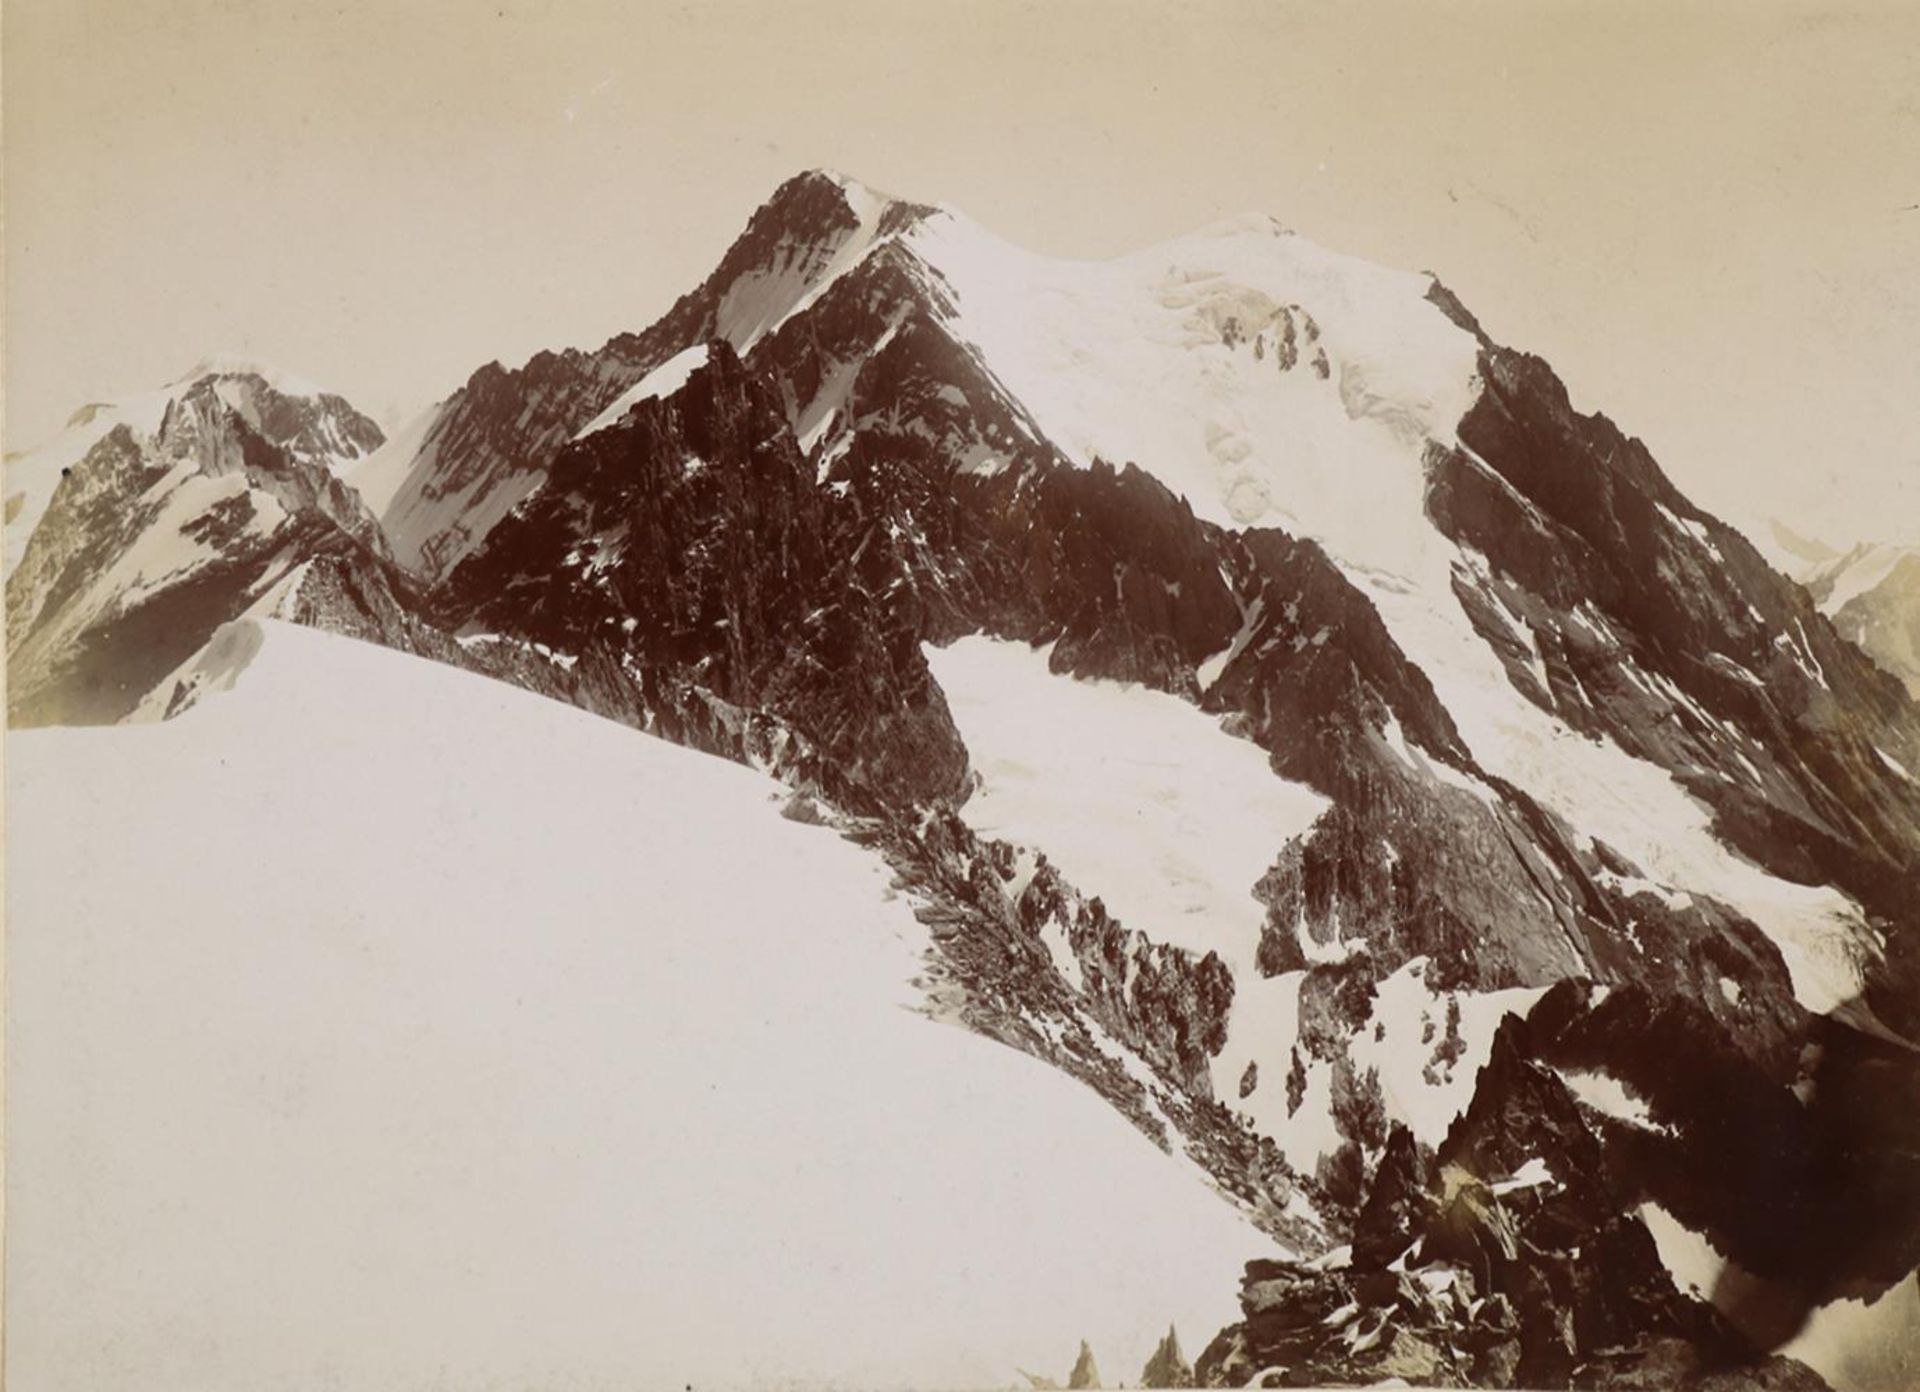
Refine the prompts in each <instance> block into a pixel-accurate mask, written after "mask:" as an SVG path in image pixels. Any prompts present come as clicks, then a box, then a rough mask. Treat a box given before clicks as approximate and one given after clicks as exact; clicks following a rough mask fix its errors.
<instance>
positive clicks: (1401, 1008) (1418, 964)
mask: <svg viewBox="0 0 1920 1392" xmlns="http://www.w3.org/2000/svg"><path fill="white" fill-rule="evenodd" d="M1050 651H1051V650H1050V649H1048V648H1031V647H1028V646H1027V645H1026V644H1024V643H1010V642H1005V641H1002V640H999V639H994V638H984V637H970V638H962V639H960V640H959V641H958V642H955V643H953V644H952V645H951V646H949V647H945V648H936V647H931V646H930V647H928V648H927V649H926V654H927V661H928V662H929V663H930V664H931V665H932V667H933V673H934V676H935V677H936V678H938V680H939V682H940V685H941V687H942V688H943V689H944V690H945V691H946V693H947V703H948V706H949V708H950V709H951V710H952V712H953V719H954V723H955V724H956V725H957V726H958V727H959V729H960V734H961V738H963V739H964V740H965V741H966V744H967V749H968V751H969V752H970V753H971V755H972V756H973V763H974V768H975V770H976V771H977V772H978V773H979V775H980V785H979V787H978V788H977V789H976V790H975V791H974V794H973V796H972V797H971V798H969V799H968V800H967V803H966V805H965V806H964V807H963V808H962V809H961V815H962V816H963V817H965V818H966V821H967V824H968V825H969V826H971V827H972V828H973V829H974V830H975V831H977V832H980V833H981V834H982V835H986V836H993V837H997V838H999V839H1001V840H1004V841H1011V842H1015V843H1017V844H1020V845H1023V846H1029V847H1033V848H1035V849H1037V850H1039V851H1043V852H1045V854H1046V856H1047V858H1048V859H1049V860H1050V861H1052V862H1053V864H1054V865H1055V866H1056V867H1058V868H1059V870H1060V872H1061V873H1062V874H1063V875H1065V876H1066V877H1067V879H1068V881H1069V882H1070V883H1072V884H1073V886H1074V887H1075V888H1076V889H1078V890H1079V891H1080V892H1081V893H1083V894H1086V895H1088V896H1093V895H1098V896H1099V897H1100V898H1101V899H1102V900H1103V901H1104V902H1105V904H1106V906H1107V908H1108V909H1109V910H1110V911H1111V912H1112V913H1113V914H1114V915H1115V916H1116V917H1118V918H1119V919H1120V921H1121V922H1122V923H1123V924H1125V925H1126V926H1127V927H1129V928H1134V929H1138V930H1139V931H1141V932H1143V933H1145V934H1146V935H1147V936H1148V937H1150V938H1152V939H1153V940H1155V941H1156V942H1162V943H1167V944H1170V945H1172V946H1175V947H1180V948H1185V949H1186V950H1188V951H1190V952H1194V953H1200V954H1204V953H1206V952H1210V951H1211V952H1217V953H1219V954H1220V958H1221V960H1222V961H1223V962H1225V963H1226V964H1227V966H1228V968H1229V969H1231V971H1232V972H1233V978H1234V1004H1233V1007H1232V1013H1231V1014H1230V1015H1229V1016H1228V1029H1227V1043H1226V1047H1225V1048H1223V1049H1222V1050H1221V1051H1220V1053H1219V1054H1218V1055H1217V1056H1216V1057H1215V1058H1214V1060H1213V1064H1212V1068H1211V1074H1212V1081H1213V1090H1214V1096H1216V1097H1218V1098H1221V1099H1223V1100H1226V1101H1227V1103H1228V1105H1229V1106H1233V1107H1235V1108H1236V1109H1237V1110H1239V1111H1240V1112H1242V1113H1244V1114H1245V1115H1246V1116H1247V1117H1248V1118H1249V1119H1251V1120H1252V1122H1253V1124H1254V1125H1255V1127H1256V1128H1258V1130H1259V1131H1260V1132H1261V1134H1263V1135H1267V1136H1271V1137H1273V1139H1274V1140H1275V1141H1276V1142H1277V1143H1278V1144H1279V1146H1280V1149H1281V1151H1282V1152H1283V1153H1284V1154H1285V1155H1286V1156H1287V1158H1288V1160H1289V1161H1290V1162H1291V1163H1292V1164H1293V1165H1294V1166H1295V1167H1296V1168H1299V1169H1302V1170H1304V1171H1306V1172H1307V1173H1309V1174H1311V1173H1312V1172H1313V1169H1314V1166H1315V1165H1316V1164H1317V1163H1318V1162H1319V1160H1320V1158H1321V1157H1322V1156H1324V1155H1330V1154H1332V1153H1333V1152H1334V1151H1335V1150H1337V1149H1338V1148H1339V1145H1340V1133H1339V1130H1338V1128H1337V1127H1336V1125H1335V1123H1334V1118H1333V1111H1332V1107H1333V1066H1332V1065H1331V1064H1329V1063H1327V1062H1326V1061H1325V1060H1322V1059H1317V1058H1315V1059H1308V1060H1304V1061H1305V1067H1306V1088H1305V1091H1304V1092H1303V1093H1302V1095H1301V1100H1300V1106H1299V1107H1298V1109H1297V1110H1296V1111H1294V1112H1293V1113H1292V1114H1291V1115H1289V1113H1288V1110H1287V1091H1286V1082H1285V1080H1286V1076H1287V1069H1288V1066H1289V1063H1290V1061H1291V1058H1292V1051H1293V1047H1294V1044H1295V1041H1296V1040H1297V1039H1298V1037H1299V1022H1300V984H1301V981H1302V979H1303V978H1304V977H1305V975H1306V973H1305V972H1299V971H1294V972H1285V973H1282V974H1281V975H1279V976H1274V977H1263V976H1261V975H1260V973H1259V970H1258V968H1257V967H1256V965H1255V962H1256V958H1257V955H1258V951H1259V946H1260V932H1261V926H1262V924H1263V923H1264V921H1265V918H1266V909H1265V907H1264V906H1263V905H1262V904H1261V903H1260V902H1259V901H1258V900H1256V899H1255V898H1254V897H1253V886H1254V884H1255V882H1257V881H1258V880H1259V879H1260V877H1261V876H1262V875H1263V874H1264V873H1265V872H1266V870H1267V868H1268V867H1269V866H1270V865H1272V864H1273V862H1274V860H1275V859H1276V858H1277V857H1278V855H1279V853H1280V849H1281V847H1282V846H1284V845H1285V844H1286V843H1287V841H1288V839H1289V838H1291V837H1294V836H1297V835H1300V834H1302V833H1304V832H1305V831H1306V830H1307V829H1308V828H1309V827H1311V826H1312V825H1313V821H1314V819H1315V818H1316V817H1318V816H1319V815H1320V813H1321V812H1322V811H1324V810H1325V809H1326V807H1327V805H1328V804H1327V800H1326V799H1325V798H1324V797H1322V796H1321V795H1320V794H1319V793H1316V792H1314V791H1313V790H1312V789H1311V788H1308V787H1306V786H1305V785H1304V784H1300V783H1293V782H1290V781H1288V780H1286V779H1284V778H1281V777H1280V776H1279V775H1278V774H1277V773H1275V772H1274V771H1273V769H1272V767H1271V765H1270V764H1269V762H1268V759H1267V755H1266V752H1265V751H1264V750H1262V749H1261V748H1260V747H1259V746H1258V745H1255V744H1254V743H1252V742H1251V741H1250V740H1244V739H1239V738H1236V737H1234V736H1232V735H1229V734H1227V733H1226V732H1225V731H1223V730H1222V729H1221V728H1220V722H1219V720H1218V719H1217V718H1216V717H1214V716H1210V715H1207V714H1206V713H1204V712H1202V711H1201V710H1199V709H1198V708H1196V707H1195V706H1192V705H1190V704H1188V703H1187V702H1185V701H1183V700H1181V699H1180V698H1179V697H1177V696H1170V695H1167V694H1166V693H1164V692H1159V691H1153V690H1149V689H1148V688H1146V687H1142V686H1135V685H1129V684H1126V683H1122V682H1112V681H1083V680H1081V679H1079V678H1076V677H1071V676H1056V675H1055V674H1053V673H1052V672H1050V671H1049V670H1048V668H1047V660H1048V657H1049V655H1050ZM1304 941H1306V940H1305V938H1304V935H1303V942H1304ZM1048 946H1049V948H1050V949H1052V950H1053V951H1054V955H1055V962H1056V964H1057V965H1059V966H1060V969H1061V973H1062V975H1063V976H1065V977H1066V978H1067V980H1068V983H1069V984H1070V985H1077V982H1078V966H1077V964H1073V963H1072V961H1071V951H1070V949H1069V948H1068V947H1067V946H1066V944H1065V942H1064V941H1055V940H1053V939H1049V941H1048ZM1315 946H1316V948H1317V945H1315ZM1339 946H1340V947H1341V948H1344V949H1347V950H1349V951H1360V950H1363V944H1361V943H1360V942H1359V941H1358V940H1352V941H1348V942H1345V943H1342V944H1340V945H1339ZM1318 950H1320V951H1323V952H1324V951H1326V949H1318ZM1426 965H1427V964H1426V961H1425V959H1424V958H1421V959H1416V960H1415V961H1412V962H1409V963H1407V964H1406V965H1405V966H1404V967H1402V968H1401V970H1400V971H1398V972H1396V973H1395V974H1394V975H1393V976H1391V977H1389V978H1387V979H1386V980H1385V981H1384V982H1383V983H1381V995H1380V999H1379V1001H1378V1002H1377V1003H1376V1006H1375V1012H1374V1017H1373V1019H1372V1020H1370V1021H1369V1022H1368V1024H1367V1025H1366V1026H1365V1027H1364V1028H1363V1029H1361V1030H1360V1031H1359V1032H1357V1033H1356V1036H1355V1040H1354V1044H1353V1055H1352V1056H1353V1059H1354V1062H1355V1063H1356V1064H1358V1065H1360V1066H1361V1067H1362V1068H1367V1067H1371V1068H1373V1069H1375V1070H1376V1071H1377V1073H1378V1075H1379V1079H1380V1082H1381V1086H1382V1094H1383V1101H1384V1102H1385V1105H1386V1109H1387V1112H1388V1114H1389V1115H1390V1116H1392V1117H1393V1118H1394V1119H1396V1120H1399V1121H1404V1122H1406V1123H1407V1125H1408V1126H1409V1127H1411V1128H1412V1130H1413V1132H1414V1134H1415V1135H1416V1136H1418V1137H1419V1138H1420V1139H1421V1140H1422V1141H1425V1142H1426V1143H1427V1144H1429V1145H1437V1144H1439V1142H1440V1141H1441V1140H1442V1139H1443V1138H1444V1137H1445V1135H1446V1131H1447V1127H1448V1126H1449V1125H1450V1124H1451V1123H1452V1121H1453V1119H1454V1117H1456V1116H1457V1115H1459V1113H1460V1112H1461V1111H1462V1110H1463V1109H1464V1108H1465V1107H1466V1105H1467V1103H1468V1102H1469V1101H1470V1100H1471V1099H1472V1095H1473V1084H1474V1079H1475V1077H1476V1075H1477V1074H1478V1072H1479V1069H1480V1065H1481V1064H1482V1063H1484V1062H1485V1061H1486V1057H1487V1054H1488V1052H1489V1051H1490V1050H1491V1048H1492V1044H1493V1035H1494V1032H1495V1030H1497V1029H1498V1028H1499V1024H1500V1021H1501V1020H1502V1019H1503V1018H1504V1017H1505V1016H1506V1015H1507V1014H1508V1013H1509V1012H1512V1013H1518V1014H1525V1013H1526V1012H1527V1011H1528V1010H1529V1009H1531V1008H1532V1006H1533V1004H1534V1002H1535V1001H1537V1000H1538V999H1539V998H1540V995H1541V994H1542V992H1541V991H1540V990H1538V989H1525V988H1523V989H1517V990H1509V991H1491V992H1457V993H1454V997H1453V998H1454V999H1456V1000H1457V1001H1458V1002H1459V1005H1460V1015H1461V1025H1462V1029H1461V1055H1460V1057H1459V1059H1458V1060H1457V1061H1456V1062H1455V1063H1454V1064H1453V1066H1452V1067H1450V1068H1447V1069H1444V1070H1441V1071H1437V1072H1436V1073H1435V1075H1434V1077H1433V1078H1431V1079H1429V1078H1428V1076H1427V1066H1428V1064H1429V1062H1430V1061H1431V1060H1432V1057H1433V1053H1434V1049H1433V1046H1432V1044H1431V1043H1430V1041H1429V1038H1428V1036H1427V1035H1426V1030H1425V1027H1426V1025H1427V1024H1428V1023H1429V1022H1431V1023H1432V1024H1433V1026H1434V1027H1435V1029H1436V1031H1437V1030H1439V1029H1440V1028H1442V1027H1443V1025H1444V1022H1445V1019H1446V1016H1447V1007H1448V997H1447V996H1445V995H1436V994H1434V993H1433V992H1431V991H1430V990H1429V989H1428V987H1427V985H1426V981H1425V971H1426ZM1376 1025H1377V1026H1378V1027H1379V1030H1380V1035H1381V1037H1380V1039H1379V1040H1376V1039H1374V1037H1373V1030H1374V1027H1375V1026H1376ZM1303 1058H1304V1056H1303ZM1249 1063H1257V1064H1258V1065H1259V1071H1258V1079H1259V1082H1258V1085H1257V1086H1256V1087H1255V1088H1254V1091H1253V1093H1252V1095H1250V1096H1248V1097H1246V1098H1241V1097H1240V1095H1239V1085H1240V1078H1241V1075H1242V1074H1243V1073H1244V1072H1245V1071H1246V1067H1247V1065H1248V1064H1249Z"/></svg>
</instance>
